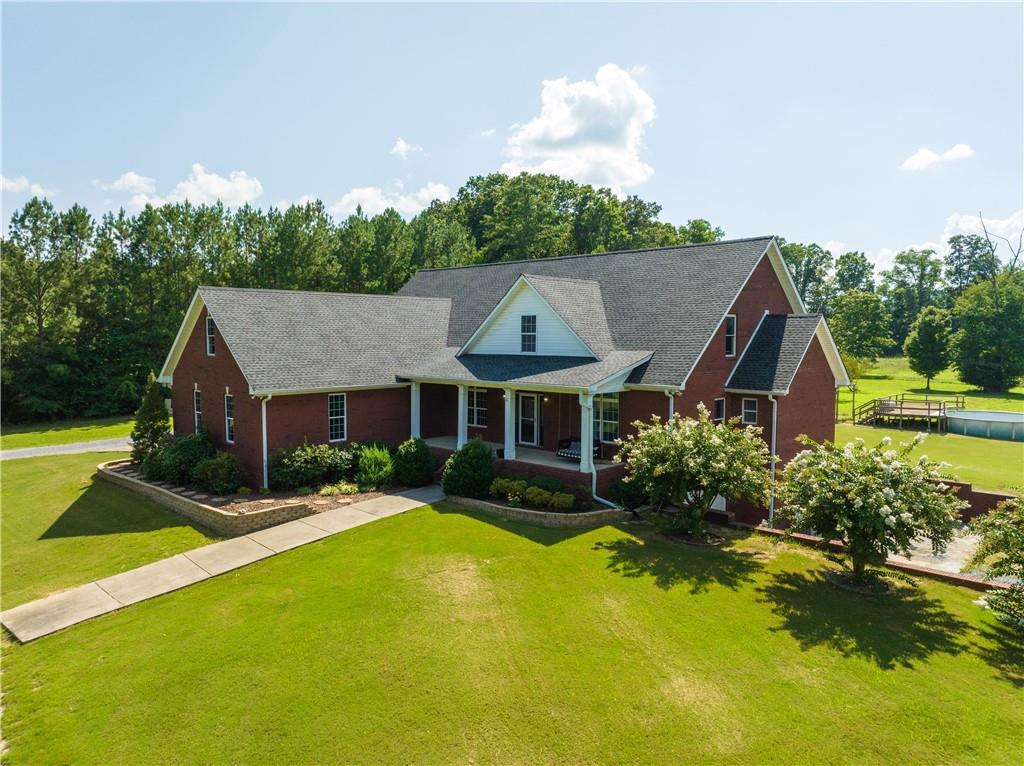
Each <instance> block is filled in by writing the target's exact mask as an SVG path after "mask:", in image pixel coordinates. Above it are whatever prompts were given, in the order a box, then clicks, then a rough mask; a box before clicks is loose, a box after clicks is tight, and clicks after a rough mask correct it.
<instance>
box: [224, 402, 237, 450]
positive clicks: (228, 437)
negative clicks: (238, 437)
mask: <svg viewBox="0 0 1024 766" xmlns="http://www.w3.org/2000/svg"><path fill="white" fill-rule="evenodd" d="M228 399H230V400H231V415H230V416H228ZM234 413H235V397H233V396H232V395H231V394H224V442H225V443H227V444H234V443H235V414H234ZM229 425H230V426H231V427H230V428H228V426H229Z"/></svg>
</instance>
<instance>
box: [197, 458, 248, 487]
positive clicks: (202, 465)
mask: <svg viewBox="0 0 1024 766" xmlns="http://www.w3.org/2000/svg"><path fill="white" fill-rule="evenodd" d="M241 478H242V477H241V475H240V474H239V472H238V463H237V462H236V461H235V458H234V457H233V456H232V455H230V454H228V453H227V452H218V453H217V454H216V455H214V456H213V457H208V458H206V459H205V460H202V461H200V462H199V464H198V465H196V467H195V468H194V469H193V471H192V481H193V483H195V484H196V486H198V487H202V488H203V489H205V490H206V491H207V492H213V493H214V494H216V495H226V494H228V493H230V492H231V491H232V490H233V489H235V488H236V487H237V486H238V482H239V481H241Z"/></svg>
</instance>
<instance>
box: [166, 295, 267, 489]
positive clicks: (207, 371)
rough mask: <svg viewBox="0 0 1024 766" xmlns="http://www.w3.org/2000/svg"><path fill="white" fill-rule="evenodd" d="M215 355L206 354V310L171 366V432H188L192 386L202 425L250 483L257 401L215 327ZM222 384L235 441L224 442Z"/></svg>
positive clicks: (258, 451)
mask: <svg viewBox="0 0 1024 766" xmlns="http://www.w3.org/2000/svg"><path fill="white" fill-rule="evenodd" d="M214 346H215V350H216V353H215V355H214V356H207V355H206V309H205V308H204V309H203V311H202V314H200V316H199V321H198V322H196V326H195V327H194V328H193V330H192V334H191V335H190V336H189V338H188V341H186V343H185V348H184V350H183V351H182V354H181V359H180V360H179V361H178V366H177V367H176V368H175V369H174V379H173V380H174V384H173V385H172V386H171V406H172V407H173V408H174V433H175V434H176V435H181V434H190V433H192V432H193V431H194V430H195V429H194V426H193V424H194V411H193V399H192V391H193V390H194V389H195V388H196V386H197V385H198V387H199V390H200V392H201V394H202V403H203V428H204V429H205V430H206V431H207V432H208V433H209V434H210V436H211V437H212V438H213V441H214V443H215V444H216V445H217V447H218V448H219V449H224V450H227V451H228V452H230V453H231V454H232V455H234V456H235V459H236V460H238V463H239V466H240V467H241V469H242V472H243V474H244V475H245V476H246V479H247V481H249V482H250V483H255V481H256V478H257V477H261V476H262V473H263V457H262V444H261V439H262V431H261V425H260V403H259V401H258V400H256V399H253V398H252V397H250V396H249V384H248V383H247V382H246V380H245V378H244V377H243V376H242V371H241V370H239V369H238V365H237V364H236V363H235V360H234V358H233V357H232V356H231V353H230V352H229V351H228V347H227V344H226V343H224V339H223V338H222V337H221V335H220V332H219V331H215V332H214ZM225 389H227V392H228V393H230V394H231V395H232V396H233V397H234V410H235V443H234V444H227V443H226V442H225V441H224V394H225Z"/></svg>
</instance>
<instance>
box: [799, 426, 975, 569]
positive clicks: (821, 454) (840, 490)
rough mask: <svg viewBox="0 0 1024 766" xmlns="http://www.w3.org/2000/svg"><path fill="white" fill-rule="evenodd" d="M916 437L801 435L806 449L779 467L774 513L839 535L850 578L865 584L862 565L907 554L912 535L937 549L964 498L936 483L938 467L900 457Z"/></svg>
mask: <svg viewBox="0 0 1024 766" xmlns="http://www.w3.org/2000/svg"><path fill="white" fill-rule="evenodd" d="M923 440H924V434H918V435H917V436H916V437H915V438H914V440H913V441H912V442H911V443H910V444H904V445H901V446H900V448H899V449H898V450H897V449H889V445H890V444H891V443H892V440H891V439H889V437H885V438H884V439H883V440H882V442H881V444H879V445H878V446H877V447H866V446H864V440H863V439H857V440H856V441H855V442H852V443H850V444H847V445H846V446H845V447H842V448H840V447H839V446H838V445H836V444H833V443H832V442H827V441H826V442H824V443H822V444H817V443H816V442H814V441H813V440H812V439H808V438H807V437H802V438H801V441H802V442H803V443H804V444H805V445H807V446H808V447H809V449H806V450H804V451H802V452H800V453H799V454H798V455H797V456H796V457H794V458H793V459H792V460H791V461H790V462H789V464H788V465H787V466H786V468H785V471H784V472H783V479H784V484H783V486H782V487H781V491H780V499H781V500H782V507H781V508H780V516H781V518H783V519H785V520H786V521H788V522H789V525H790V528H791V529H794V530H813V531H814V533H815V534H818V535H821V536H822V537H824V538H825V539H826V540H833V539H837V540H841V541H842V542H843V543H844V544H845V546H846V551H847V555H848V556H849V558H850V566H851V569H852V570H853V580H854V582H855V583H857V584H863V583H864V581H865V569H866V567H867V565H868V564H875V565H878V564H882V563H884V562H885V560H886V558H887V557H888V556H889V555H890V554H892V553H903V554H905V555H906V554H908V553H909V551H910V546H911V542H912V541H913V540H914V539H915V538H919V537H926V538H928V539H929V540H931V543H932V549H933V550H934V551H935V553H941V552H942V551H943V550H945V547H946V544H947V543H948V542H949V541H950V540H951V539H952V538H953V534H954V532H955V531H956V528H957V517H958V515H959V512H960V510H961V509H962V508H963V507H964V506H965V503H963V502H962V501H961V500H960V499H959V498H958V497H957V496H956V495H955V494H954V493H953V492H952V490H951V489H950V487H948V486H947V485H945V484H943V483H942V482H941V475H940V473H939V470H940V468H942V467H943V466H940V465H939V464H938V463H935V462H933V461H931V460H929V459H928V456H927V455H922V456H921V457H920V458H919V459H918V460H917V462H916V463H908V462H906V460H905V458H906V456H907V455H908V453H909V452H910V451H911V450H912V449H914V447H916V446H917V445H918V444H920V443H921V442H922V441H923Z"/></svg>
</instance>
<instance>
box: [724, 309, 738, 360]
mask: <svg viewBox="0 0 1024 766" xmlns="http://www.w3.org/2000/svg"><path fill="white" fill-rule="evenodd" d="M725 355H726V356H736V315H735V314H727V315H726V317H725Z"/></svg>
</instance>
